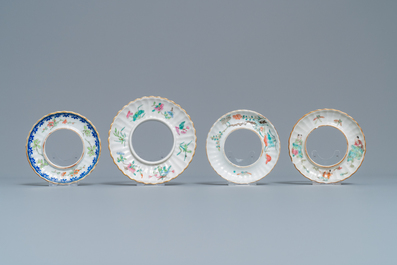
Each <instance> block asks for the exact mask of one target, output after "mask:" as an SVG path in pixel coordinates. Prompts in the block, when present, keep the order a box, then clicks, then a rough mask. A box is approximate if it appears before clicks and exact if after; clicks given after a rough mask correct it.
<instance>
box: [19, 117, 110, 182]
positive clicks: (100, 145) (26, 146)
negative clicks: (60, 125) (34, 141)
mask: <svg viewBox="0 0 397 265" xmlns="http://www.w3.org/2000/svg"><path fill="white" fill-rule="evenodd" d="M58 113H70V114H74V115H77V116H80V117H81V118H83V119H85V120H86V121H87V122H88V123H89V124H90V125H91V126H92V128H93V129H94V131H95V132H96V134H97V135H98V141H99V154H98V159H97V162H96V163H95V164H94V166H93V167H92V169H91V170H90V171H89V172H88V173H87V174H86V175H85V176H84V177H83V178H81V179H79V180H76V181H73V182H68V183H59V182H53V181H50V180H48V179H46V178H43V177H42V176H41V175H40V174H39V173H38V172H37V171H36V170H35V169H34V167H33V166H32V163H30V160H29V155H28V143H29V137H30V134H31V133H32V131H33V129H34V127H36V125H37V124H38V123H39V122H40V121H41V120H43V119H44V118H46V117H48V116H51V115H54V114H58ZM25 149H26V158H27V160H28V162H29V165H30V167H31V168H32V169H33V171H34V172H35V173H36V174H37V175H38V176H39V177H40V178H42V179H44V180H45V181H47V182H50V183H52V184H57V185H70V184H73V183H77V182H79V181H81V180H83V179H85V178H86V177H87V176H88V175H89V174H91V172H92V171H93V170H94V169H95V167H96V166H97V164H98V161H99V158H100V157H101V152H102V144H101V138H100V137H99V133H98V131H97V129H96V128H95V126H94V124H92V122H91V121H90V120H89V119H87V118H86V117H84V116H83V115H81V114H79V113H77V112H73V111H56V112H51V113H49V114H47V115H44V116H43V117H42V118H41V119H39V120H38V121H37V122H36V123H35V124H34V125H33V127H32V129H30V131H29V134H28V137H27V138H26V144H25Z"/></svg>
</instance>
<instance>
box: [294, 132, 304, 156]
mask: <svg viewBox="0 0 397 265" xmlns="http://www.w3.org/2000/svg"><path fill="white" fill-rule="evenodd" d="M302 143H303V142H302V134H298V136H297V138H296V139H295V142H293V143H292V157H295V156H296V157H300V158H303V154H302Z"/></svg>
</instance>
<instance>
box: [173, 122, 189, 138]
mask: <svg viewBox="0 0 397 265" xmlns="http://www.w3.org/2000/svg"><path fill="white" fill-rule="evenodd" d="M189 129H190V128H189V126H186V127H185V121H183V122H181V123H180V124H179V126H175V130H176V132H177V133H178V135H180V134H185V133H186V132H187V130H189Z"/></svg>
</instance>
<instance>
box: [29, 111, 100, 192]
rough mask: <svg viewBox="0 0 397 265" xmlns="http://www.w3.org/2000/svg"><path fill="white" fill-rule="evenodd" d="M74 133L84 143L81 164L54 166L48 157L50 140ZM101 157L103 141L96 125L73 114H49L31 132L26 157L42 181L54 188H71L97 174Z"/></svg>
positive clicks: (69, 112) (66, 112) (65, 112)
mask: <svg viewBox="0 0 397 265" xmlns="http://www.w3.org/2000/svg"><path fill="white" fill-rule="evenodd" d="M62 129H66V130H71V131H73V132H75V133H76V134H77V135H78V136H79V137H80V139H81V142H82V144H83V151H82V154H81V156H80V158H79V160H78V161H77V162H76V163H74V164H72V165H70V166H59V165H55V164H54V163H52V162H51V161H50V160H49V159H48V156H47V154H46V150H45V144H46V141H47V139H48V137H49V136H50V135H51V134H52V133H54V132H55V131H57V130H62ZM100 154H101V140H100V138H99V134H98V132H97V130H96V129H95V127H94V125H93V124H92V123H91V122H90V121H89V120H88V119H87V118H85V117H84V116H82V115H80V114H78V113H74V112H71V111H59V112H54V113H50V114H48V115H46V116H44V117H43V118H41V119H40V120H39V121H38V122H37V123H36V124H35V125H34V126H33V128H32V130H31V131H30V133H29V136H28V138H27V141H26V156H27V158H28V161H29V164H30V166H31V167H32V169H33V170H34V171H35V172H36V174H37V175H39V177H41V178H43V179H44V180H46V181H48V182H51V183H54V184H71V183H75V182H78V181H80V180H82V179H83V178H85V177H86V176H87V175H88V174H90V173H91V172H92V170H94V168H95V166H96V164H97V163H98V159H99V157H100Z"/></svg>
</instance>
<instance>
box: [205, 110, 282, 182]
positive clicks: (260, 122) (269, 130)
mask: <svg viewBox="0 0 397 265" xmlns="http://www.w3.org/2000/svg"><path fill="white" fill-rule="evenodd" d="M240 129H245V130H250V131H252V132H254V133H255V134H256V135H257V136H258V137H259V139H260V142H261V145H262V146H261V153H260V155H259V158H258V160H256V161H255V162H253V163H251V164H250V165H248V166H239V165H236V164H234V163H232V162H231V161H230V159H229V158H228V157H227V155H226V154H225V142H226V139H227V137H228V136H229V135H230V134H231V133H232V132H233V131H235V130H240ZM206 151H207V158H208V161H209V162H210V164H211V166H212V168H213V169H214V170H215V172H216V173H217V174H218V175H219V176H221V177H222V178H224V179H225V180H227V181H228V183H229V184H230V186H235V185H249V184H251V185H255V184H254V183H256V182H257V181H259V180H260V179H262V178H264V177H265V176H266V175H267V174H269V173H270V171H272V170H273V168H274V167H275V165H276V163H277V161H278V158H279V156H280V140H279V137H278V133H277V131H276V129H275V128H274V126H273V124H271V123H270V121H269V120H268V119H267V118H266V117H264V116H263V115H262V114H260V113H258V112H255V111H251V110H235V111H232V112H229V113H226V114H225V115H223V116H222V117H220V118H219V119H218V120H217V121H216V122H215V123H214V125H213V126H212V127H211V129H210V131H209V132H208V136H207V141H206ZM231 183H233V184H231Z"/></svg>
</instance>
